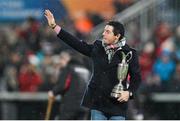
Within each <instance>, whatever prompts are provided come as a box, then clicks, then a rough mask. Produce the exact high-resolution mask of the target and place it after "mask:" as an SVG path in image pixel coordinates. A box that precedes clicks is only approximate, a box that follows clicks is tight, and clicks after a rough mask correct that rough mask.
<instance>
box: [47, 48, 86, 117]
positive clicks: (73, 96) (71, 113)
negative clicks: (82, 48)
mask: <svg viewBox="0 0 180 121" xmlns="http://www.w3.org/2000/svg"><path fill="white" fill-rule="evenodd" d="M70 53H71V52H70V51H62V52H61V54H60V57H59V62H58V63H59V74H58V77H57V83H56V85H55V86H54V87H53V88H52V89H51V90H50V91H49V92H48V95H49V98H55V97H56V96H57V95H61V97H62V98H61V104H60V110H59V113H58V115H57V116H56V119H59V120H73V119H74V120H83V119H86V117H87V114H88V112H87V111H88V110H87V109H85V108H82V107H81V106H80V103H81V98H82V96H83V91H84V90H85V88H86V80H85V78H84V76H85V77H86V78H88V76H89V71H88V70H87V69H86V68H85V67H83V66H82V65H81V63H80V62H79V60H77V59H75V58H73V57H72V55H70ZM56 66H58V65H56ZM81 70H83V71H84V72H85V73H84V72H82V71H81ZM81 75H84V76H81Z"/></svg>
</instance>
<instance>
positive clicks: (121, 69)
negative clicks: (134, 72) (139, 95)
mask: <svg viewBox="0 0 180 121" xmlns="http://www.w3.org/2000/svg"><path fill="white" fill-rule="evenodd" d="M121 53H122V61H121V63H119V64H118V68H117V78H118V80H119V83H118V84H117V85H115V86H114V88H113V90H112V92H111V97H114V98H118V97H119V96H120V95H121V94H120V92H121V91H123V90H124V87H123V85H122V81H123V80H124V79H125V78H126V76H127V73H128V67H129V64H128V62H129V61H130V59H131V58H132V51H130V52H128V53H127V54H126V55H125V53H124V52H121ZM127 57H128V58H129V59H127Z"/></svg>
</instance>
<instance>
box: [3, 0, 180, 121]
mask: <svg viewBox="0 0 180 121" xmlns="http://www.w3.org/2000/svg"><path fill="white" fill-rule="evenodd" d="M15 1H16V2H15ZM26 2H27V1H26V0H6V2H5V1H4V0H0V8H2V11H1V12H0V25H1V27H0V93H1V94H2V96H0V97H1V98H0V99H1V103H0V119H8V120H10V119H34V120H38V119H44V117H45V112H46V107H47V100H46V101H41V100H38V99H37V100H35V99H32V100H29V101H24V100H23V99H22V100H15V99H13V98H11V97H9V98H8V99H6V100H5V99H3V93H4V92H5V94H7V93H13V92H17V93H23V92H29V93H39V92H45V93H47V91H49V90H51V89H52V88H53V87H54V86H55V85H57V84H61V81H62V80H63V81H64V80H65V84H64V83H63V85H65V91H64V93H63V94H62V95H63V98H61V99H62V100H57V101H56V103H55V104H54V106H53V109H52V115H51V119H60V118H61V115H62V114H63V113H62V112H63V111H64V110H66V111H70V112H71V111H74V112H76V113H74V115H73V116H71V115H70V114H71V113H67V114H69V117H70V116H71V117H73V119H89V111H88V110H87V109H78V108H79V106H77V110H71V107H72V106H73V105H74V104H73V103H74V102H75V100H78V102H79V104H80V99H81V98H82V93H83V92H84V89H85V87H86V85H87V84H88V80H89V78H90V76H91V73H92V65H91V60H89V59H88V58H87V57H85V56H83V55H81V54H79V53H78V52H76V51H75V50H73V49H72V48H71V47H69V46H67V45H66V44H65V43H63V42H62V41H59V40H58V38H57V37H56V34H55V33H54V31H52V30H51V29H50V28H49V27H48V26H47V23H46V21H45V19H44V16H43V12H44V10H45V9H47V8H48V9H50V10H52V12H53V13H54V15H55V18H56V20H57V23H58V24H59V25H61V26H62V27H64V28H65V29H66V30H67V31H68V32H70V33H72V34H73V35H75V36H77V37H78V38H80V39H82V40H83V41H86V42H87V43H93V42H94V40H95V39H97V36H98V37H99V38H100V37H101V32H102V29H103V28H102V25H103V24H104V22H107V21H108V20H112V19H114V20H119V21H121V22H122V23H123V24H124V25H125V27H126V37H127V40H128V41H127V43H128V44H129V45H130V46H132V47H134V48H136V49H137V50H138V53H139V61H140V66H141V73H142V80H143V81H142V83H141V85H140V88H139V90H138V92H137V98H136V99H135V100H133V101H130V103H129V110H128V118H129V119H180V115H179V112H180V108H179V107H180V103H179V102H180V99H174V100H176V101H174V100H173V98H174V97H173V98H172V97H170V96H171V95H170V96H168V94H177V95H178V93H179V92H180V15H179V9H180V1H179V0H148V1H147V0H94V1H92V0H83V1H82V0H51V1H47V0H42V1H41V2H40V1H39V3H38V1H34V0H28V2H27V3H26ZM35 3H36V4H35ZM23 5H24V6H23ZM29 6H30V7H29ZM17 7H18V8H19V9H16V10H21V9H22V11H23V10H24V13H23V12H22V11H21V12H20V13H19V11H17V13H16V11H15V8H17ZM21 7H22V8H21ZM26 7H27V12H26ZM36 7H37V8H39V9H37V8H36ZM30 9H32V10H30ZM13 12H14V13H13ZM18 13H19V14H18ZM21 14H22V15H21ZM97 34H98V35H97ZM69 66H71V68H69ZM65 68H66V69H65ZM68 69H71V70H68ZM65 71H66V73H65V74H64V72H65ZM72 71H73V72H74V74H72V75H71V76H73V77H71V76H69V73H70V72H72ZM72 78H75V80H76V81H74V80H73V79H72ZM73 82H76V83H73ZM68 93H70V95H71V94H72V95H74V96H75V98H73V96H69V97H68ZM156 93H158V94H161V93H162V94H167V95H166V96H165V97H166V98H163V100H162V99H161V98H160V99H159V98H158V99H159V100H161V101H159V100H158V99H157V98H153V94H156ZM65 97H66V98H65ZM158 97H160V96H158ZM177 97H178V96H175V98H177ZM170 99H172V100H170ZM68 101H69V102H70V103H67V102H68ZM65 102H66V103H67V104H66V103H65ZM77 112H78V113H77ZM64 115H66V114H64Z"/></svg>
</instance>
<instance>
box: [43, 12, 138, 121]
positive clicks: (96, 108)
mask: <svg viewBox="0 0 180 121" xmlns="http://www.w3.org/2000/svg"><path fill="white" fill-rule="evenodd" d="M45 17H46V18H47V20H48V24H49V26H50V27H51V28H52V29H54V31H55V32H56V33H57V36H58V37H59V38H60V39H61V40H62V41H64V42H65V43H67V44H68V45H69V46H71V47H72V48H74V49H75V50H77V51H79V52H80V53H82V54H84V55H86V56H88V57H90V58H91V59H92V61H93V75H92V78H91V80H90V82H89V84H88V87H87V89H86V92H85V94H84V97H83V100H82V105H83V106H85V107H88V108H90V110H91V119H92V120H107V119H110V120H115V119H116V120H125V117H126V111H127V102H128V100H129V99H130V98H131V97H133V95H134V93H135V91H136V90H137V88H138V86H139V84H140V81H141V76H140V67H139V62H138V55H137V52H136V50H134V49H132V48H130V47H129V46H128V45H127V44H126V39H125V37H124V26H123V25H122V24H121V23H120V22H117V21H111V22H108V23H107V24H106V26H105V28H104V32H103V39H102V41H99V40H97V41H95V42H94V44H87V43H85V42H83V41H80V40H79V39H78V38H76V37H74V36H73V35H71V34H69V33H68V32H66V31H65V30H64V29H62V28H61V27H60V26H59V25H56V23H55V19H54V16H53V14H52V13H51V12H50V11H49V10H46V11H45ZM121 52H124V53H125V54H127V53H129V52H132V58H131V59H130V61H129V62H128V64H129V67H128V74H127V76H126V78H125V79H124V80H123V82H122V83H123V86H124V90H123V91H121V92H120V96H119V97H118V98H112V97H111V92H112V89H113V88H114V86H115V85H116V84H118V83H119V80H118V78H117V67H118V64H119V63H121V61H122V56H121ZM128 75H129V76H130V83H129V86H127V83H126V82H127V77H128Z"/></svg>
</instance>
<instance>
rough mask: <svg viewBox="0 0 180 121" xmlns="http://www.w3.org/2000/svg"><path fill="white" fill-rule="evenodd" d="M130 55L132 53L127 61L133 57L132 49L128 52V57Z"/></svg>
mask: <svg viewBox="0 0 180 121" xmlns="http://www.w3.org/2000/svg"><path fill="white" fill-rule="evenodd" d="M129 55H130V57H129V59H128V60H127V62H129V61H130V60H131V58H132V51H130V52H128V54H127V55H126V57H127V56H129Z"/></svg>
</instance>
